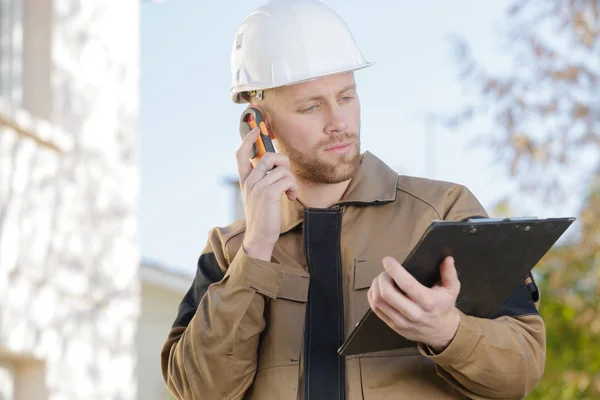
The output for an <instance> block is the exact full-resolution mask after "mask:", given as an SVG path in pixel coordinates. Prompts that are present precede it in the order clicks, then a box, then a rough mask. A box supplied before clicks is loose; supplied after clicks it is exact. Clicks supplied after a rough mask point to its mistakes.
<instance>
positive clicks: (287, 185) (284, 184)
mask: <svg viewBox="0 0 600 400" xmlns="http://www.w3.org/2000/svg"><path fill="white" fill-rule="evenodd" d="M271 188H272V190H273V191H274V192H275V193H276V194H277V195H278V196H280V197H281V195H282V194H283V193H284V192H286V194H287V192H289V193H290V194H287V196H288V198H290V196H293V197H294V200H296V196H297V194H298V184H297V183H296V179H295V178H294V177H293V176H292V175H288V176H285V177H283V178H281V179H280V180H278V181H277V182H275V183H273V185H271ZM290 200H292V199H291V198H290ZM292 201H293V200H292Z"/></svg>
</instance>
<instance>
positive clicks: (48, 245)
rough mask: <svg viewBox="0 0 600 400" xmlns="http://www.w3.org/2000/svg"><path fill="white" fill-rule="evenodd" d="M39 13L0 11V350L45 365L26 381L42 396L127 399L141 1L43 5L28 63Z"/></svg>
mask: <svg viewBox="0 0 600 400" xmlns="http://www.w3.org/2000/svg"><path fill="white" fill-rule="evenodd" d="M24 1H29V2H30V3H29V4H28V5H26V4H25V3H24ZM37 3H38V0H0V7H1V10H2V11H5V10H11V18H8V17H7V15H6V14H4V15H3V16H2V18H0V24H7V23H10V24H13V26H12V27H9V28H10V29H9V28H7V27H6V26H1V27H0V33H2V34H5V33H6V32H11V38H10V41H9V44H10V46H8V45H7V41H6V40H4V38H0V44H2V45H1V46H0V52H1V53H0V83H3V84H6V83H7V82H8V83H10V88H11V90H10V91H9V92H4V91H0V94H1V95H0V350H1V349H4V351H6V352H8V353H11V354H18V355H25V356H27V357H29V358H31V359H34V360H39V362H41V363H43V365H45V367H44V369H43V371H45V372H44V373H43V374H42V375H43V376H40V373H39V371H40V370H39V369H37V370H36V371H37V372H36V374H37V375H35V374H34V375H35V376H33V378H32V375H29V376H28V378H27V379H28V380H29V382H30V385H31V382H36V384H37V383H39V382H38V381H40V380H42V381H45V382H42V383H43V384H44V386H45V387H46V388H47V396H44V397H46V398H49V399H61V400H62V399H133V398H135V396H136V376H135V356H136V353H135V342H134V339H135V330H136V323H137V317H138V314H139V307H140V304H139V295H140V288H139V282H138V277H137V272H138V266H139V261H140V255H139V244H138V242H139V238H138V235H139V234H138V215H137V214H138V192H139V190H138V184H139V167H138V154H137V153H138V133H137V121H138V71H139V54H138V52H139V50H138V49H139V45H138V41H139V37H138V35H139V0H107V1H84V0H44V4H45V5H46V7H47V13H46V14H47V17H48V18H50V19H51V20H50V21H47V24H48V25H47V26H49V27H51V34H50V37H49V40H38V41H36V42H35V43H34V47H33V48H34V49H37V50H36V51H35V54H29V56H25V54H27V48H28V47H27V45H26V43H25V44H24V43H23V41H24V40H26V39H27V37H28V36H27V34H26V33H27V29H28V28H27V26H29V27H30V28H31V27H32V25H31V23H30V24H29V25H27V23H25V24H24V21H28V20H29V21H30V22H31V21H33V22H36V21H37V22H36V23H42V22H40V21H38V18H40V17H43V15H42V14H40V15H28V14H27V13H35V12H36V11H37V10H38V8H37V7H36V5H38V4H37ZM46 7H44V8H46ZM19 16H20V17H21V20H19V18H18V17H19ZM37 27H38V28H39V27H40V26H37ZM38 39H39V38H38ZM44 43H46V46H50V48H49V49H47V48H46V49H44V48H43V46H44ZM40 46H41V47H42V48H41V49H40ZM44 50H46V51H44ZM15 57H16V58H15ZM19 57H21V58H19ZM44 57H46V58H49V59H46V62H47V65H48V68H49V70H44V68H43V65H44V60H41V61H40V58H44ZM17 58H19V59H17ZM19 60H21V61H23V60H24V61H25V62H32V61H31V60H34V61H33V62H36V63H38V64H36V65H37V67H36V66H33V65H31V64H30V65H26V66H23V65H20V62H19ZM28 60H29V61H28ZM40 65H41V66H42V68H41V69H40V68H38V67H40ZM6 66H9V67H10V68H11V70H10V73H8V72H6V68H5V67H6ZM17 67H21V69H22V71H17V70H16V68H17ZM27 77H30V79H33V81H25V82H24V81H21V82H17V81H16V80H18V79H22V80H23V79H27ZM44 77H47V79H49V80H50V81H49V82H43V79H44ZM40 82H41V83H40ZM36 85H40V87H46V88H47V89H45V90H48V93H47V96H46V99H45V100H44V96H41V97H40V98H38V99H32V98H31V97H30V95H31V91H32V90H33V91H34V92H35V86H36ZM15 88H17V89H19V90H16V89H15ZM7 93H9V94H10V95H9V94H7ZM15 93H17V94H20V95H14V94H15ZM34 94H35V93H34ZM28 96H29V97H28ZM27 108H28V109H27ZM1 371H2V369H0V393H2V390H4V388H3V387H1V385H2V384H3V383H2V382H5V381H8V379H4V378H2V376H3V375H2V372H1ZM3 371H5V372H6V371H8V369H6V368H4V370H3ZM4 376H7V373H4ZM8 385H9V384H8V383H6V384H5V386H8ZM13 390H14V391H15V392H19V391H20V392H23V391H24V390H26V389H25V388H24V389H19V381H18V380H17V381H16V384H15V386H14V388H13ZM15 398H16V399H18V398H19V393H15ZM36 400H38V399H37V398H36ZM39 400H44V399H39Z"/></svg>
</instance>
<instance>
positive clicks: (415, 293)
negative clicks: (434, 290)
mask: <svg viewBox="0 0 600 400" xmlns="http://www.w3.org/2000/svg"><path fill="white" fill-rule="evenodd" d="M383 266H384V268H385V270H386V271H387V273H388V274H390V276H391V277H392V279H393V280H394V282H396V285H397V286H398V288H400V290H402V291H403V292H404V293H405V294H406V296H407V297H408V298H410V299H411V300H412V301H414V302H415V303H417V304H418V305H419V306H421V308H423V309H424V310H430V309H431V307H433V305H434V302H435V301H434V300H435V299H434V298H433V297H432V295H431V290H430V289H429V288H427V287H425V286H423V285H421V283H419V281H417V280H416V279H415V277H414V276H412V275H411V274H410V273H409V272H408V271H407V270H406V269H404V267H403V266H402V265H400V263H399V262H398V261H396V260H395V259H394V258H392V257H385V258H384V259H383Z"/></svg>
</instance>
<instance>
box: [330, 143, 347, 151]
mask: <svg viewBox="0 0 600 400" xmlns="http://www.w3.org/2000/svg"><path fill="white" fill-rule="evenodd" d="M350 145H352V143H351V142H345V143H336V144H334V145H331V146H329V147H327V148H325V151H332V150H344V149H346V148H347V147H349V146H350Z"/></svg>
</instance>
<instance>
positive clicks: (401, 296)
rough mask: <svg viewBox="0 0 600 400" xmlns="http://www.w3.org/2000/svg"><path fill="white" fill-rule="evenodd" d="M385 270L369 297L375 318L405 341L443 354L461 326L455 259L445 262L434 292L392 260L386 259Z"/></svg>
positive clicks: (447, 259) (377, 279)
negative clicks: (457, 300) (457, 301)
mask: <svg viewBox="0 0 600 400" xmlns="http://www.w3.org/2000/svg"><path fill="white" fill-rule="evenodd" d="M383 266H384V268H385V272H382V273H381V274H379V276H378V277H377V278H375V279H374V280H373V284H372V285H371V288H370V289H369V293H368V297H369V304H370V306H371V308H372V309H373V311H374V312H375V314H377V316H378V317H379V318H380V319H381V320H383V321H384V322H385V323H386V324H387V325H389V326H390V327H391V328H392V329H393V330H395V331H396V332H398V333H399V334H400V335H402V336H404V337H405V338H407V339H409V340H413V341H416V342H421V343H424V344H426V345H428V346H429V347H431V348H432V349H433V350H434V351H435V352H436V353H439V352H441V351H443V350H444V349H445V348H446V347H447V346H448V345H449V344H450V342H451V341H452V339H453V338H454V335H455V334H456V331H457V330H458V325H459V323H460V314H459V311H458V309H457V308H456V306H455V304H456V298H457V297H458V294H459V292H460V281H459V280H458V276H457V273H456V268H455V267H454V259H453V258H452V257H446V259H444V261H443V262H442V264H441V265H440V274H441V278H442V279H441V282H440V283H439V284H437V285H435V286H434V287H432V288H428V287H426V286H423V285H421V284H420V283H419V282H418V281H417V280H416V279H415V278H414V277H413V276H412V275H411V274H410V273H409V272H408V271H406V269H404V267H402V265H400V263H399V262H398V261H396V260H395V259H394V258H392V257H386V258H384V259H383ZM398 288H400V290H398Z"/></svg>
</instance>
